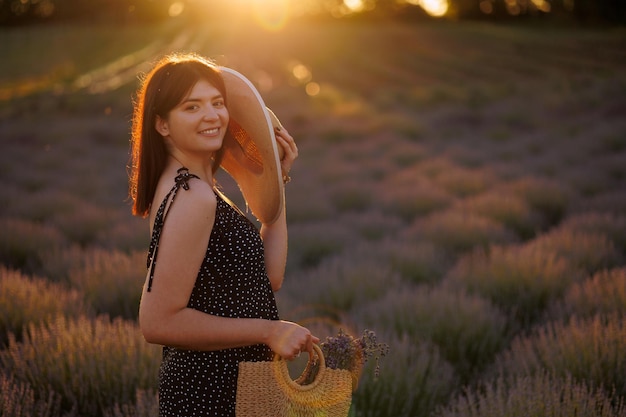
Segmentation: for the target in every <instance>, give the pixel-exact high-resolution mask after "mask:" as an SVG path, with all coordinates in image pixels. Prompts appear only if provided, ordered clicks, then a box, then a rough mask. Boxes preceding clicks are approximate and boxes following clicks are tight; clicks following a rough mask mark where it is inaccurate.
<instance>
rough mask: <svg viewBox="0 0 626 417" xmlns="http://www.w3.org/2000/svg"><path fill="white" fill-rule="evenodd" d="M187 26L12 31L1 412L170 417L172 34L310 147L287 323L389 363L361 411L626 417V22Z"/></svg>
mask: <svg viewBox="0 0 626 417" xmlns="http://www.w3.org/2000/svg"><path fill="white" fill-rule="evenodd" d="M178 23H181V22H178ZM178 23H177V22H176V21H175V20H172V22H171V23H170V24H167V25H164V26H158V25H154V26H143V27H134V26H132V25H128V26H123V27H122V26H120V27H115V28H112V27H103V26H98V25H95V26H93V27H91V26H90V27H81V26H43V27H32V28H12V29H7V28H4V29H2V30H0V52H2V56H3V62H4V63H5V65H3V66H2V68H1V69H0V138H1V139H0V142H1V143H2V152H1V153H0V263H1V264H2V266H3V267H2V269H0V271H1V272H0V278H1V280H0V285H2V287H1V288H2V292H1V293H0V310H1V312H2V318H3V319H4V320H5V322H2V323H3V324H2V326H4V327H1V328H0V330H1V332H2V333H1V334H0V340H4V341H5V342H4V343H5V344H4V346H3V347H2V348H0V358H1V360H0V364H1V366H2V368H1V370H0V384H1V387H2V388H1V389H0V414H1V415H10V416H18V415H24V414H25V413H26V414H27V415H32V416H46V417H74V416H73V415H76V416H78V415H89V416H94V417H100V416H102V417H144V416H152V415H155V414H156V404H157V403H156V394H155V385H156V372H157V371H156V369H157V367H158V364H159V360H160V355H159V352H158V348H155V347H151V346H148V345H147V344H145V342H143V340H142V338H141V336H140V334H139V332H138V328H137V324H136V321H135V314H136V309H137V300H138V296H139V293H140V287H141V280H142V279H143V276H144V274H145V269H144V268H145V259H144V257H143V256H144V255H145V251H146V249H147V244H148V239H149V236H148V224H147V222H146V221H145V220H141V219H135V218H132V217H131V215H130V207H129V204H128V201H127V185H126V180H127V178H126V164H127V161H128V134H129V123H128V122H129V118H130V114H131V107H130V102H131V94H132V91H133V89H134V88H135V87H136V82H135V80H136V74H137V73H138V72H141V71H143V70H144V69H145V68H146V64H147V63H149V62H150V61H152V60H153V59H154V58H155V57H156V56H158V55H160V54H161V53H164V52H167V51H169V50H171V49H172V48H173V47H174V46H173V45H174V43H175V42H179V44H178V49H186V50H194V51H197V52H199V53H202V54H205V55H208V56H212V57H215V58H216V59H217V60H218V61H219V62H221V63H227V64H228V65H230V66H232V67H234V68H236V69H238V70H239V71H241V72H242V73H244V74H246V75H248V76H249V77H250V78H251V79H252V80H253V81H254V82H256V83H257V84H258V85H262V86H264V89H263V92H262V93H263V97H264V99H265V101H266V104H267V105H268V106H269V107H271V108H272V109H273V110H274V111H275V113H276V114H277V115H278V116H279V117H280V118H281V121H282V123H283V124H284V125H285V126H286V127H287V128H288V130H289V131H290V133H291V134H292V135H293V136H294V138H296V141H297V144H298V148H299V151H300V157H299V158H298V160H297V162H296V164H295V165H294V168H293V170H292V172H291V176H292V178H293V181H292V182H291V183H290V184H288V186H287V191H286V193H287V216H288V222H289V227H290V245H289V258H288V265H287V274H286V279H285V283H284V286H283V289H282V290H281V291H280V292H279V293H278V302H279V308H280V311H281V316H282V318H284V319H287V320H297V321H299V322H301V323H303V324H306V325H307V326H311V328H312V329H313V330H314V332H315V334H316V335H318V336H319V337H320V338H322V339H323V338H324V337H326V336H329V335H332V334H333V333H335V332H336V331H337V328H338V327H342V328H345V329H349V330H350V331H351V332H352V333H354V334H358V333H360V332H361V331H362V330H363V329H364V328H369V329H372V330H374V331H376V333H377V334H378V335H379V339H380V340H382V341H384V342H387V343H389V344H390V346H391V353H390V355H389V356H388V357H386V358H384V359H383V361H382V362H381V375H380V378H379V379H378V380H374V378H373V372H372V369H370V368H368V369H366V371H365V372H364V374H363V377H362V379H361V382H360V385H359V390H357V392H356V393H355V394H354V401H353V410H352V412H353V415H355V416H376V417H385V416H389V417H399V416H411V417H426V416H431V415H433V414H435V410H439V411H438V413H439V414H440V415H441V416H457V415H481V416H487V417H488V416H492V415H493V416H526V415H537V416H543V415H563V416H565V415H567V416H569V415H572V414H573V413H574V412H573V411H572V410H577V411H576V412H577V413H578V414H577V415H584V416H590V417H595V416H621V415H624V401H626V393H625V392H624V380H623V376H622V375H621V374H620V373H619V372H618V370H620V369H624V363H623V360H622V357H623V354H622V353H623V351H624V348H625V347H626V346H624V345H623V344H624V343H623V340H626V338H624V334H623V324H624V317H625V316H624V308H623V306H624V295H623V275H624V274H623V268H624V266H625V265H626V240H625V238H624V236H626V222H625V218H624V213H625V212H626V191H625V190H626V182H625V181H626V172H625V171H624V168H623V167H624V166H625V164H624V161H625V160H626V146H624V143H625V142H624V140H623V139H622V138H624V137H626V124H625V123H624V122H623V117H621V116H622V114H623V109H624V108H625V106H626V102H625V101H624V97H626V94H624V93H625V92H626V75H625V74H624V71H623V68H624V67H625V65H626V56H625V55H624V53H623V50H624V45H625V38H624V33H623V31H621V30H606V29H602V28H596V29H574V28H569V29H565V28H538V27H525V26H524V25H516V26H506V25H497V26H496V25H491V24H488V23H484V22H481V23H467V22H466V23H459V22H446V21H439V22H424V23H422V24H420V25H408V24H406V23H401V22H364V21H351V22H346V21H336V22H324V23H321V22H298V23H297V24H290V25H288V26H287V27H285V28H284V29H283V30H282V31H280V32H265V31H262V30H258V29H254V28H253V27H247V28H246V31H243V30H236V29H235V28H233V27H230V26H228V25H229V23H226V22H224V23H220V24H216V25H213V26H210V27H209V26H202V27H194V26H193V25H191V24H188V25H186V26H185V30H181V28H180V26H179V25H178ZM41 39H46V42H42V41H41ZM120 39H123V40H124V41H123V42H120ZM400 45H402V47H399V46H400ZM42 62H45V65H43V64H41V63H42ZM294 63H298V64H301V65H304V66H305V67H307V68H308V70H309V71H310V74H311V80H310V81H312V82H315V83H317V84H318V85H319V86H320V92H319V94H318V95H316V96H309V95H307V93H306V91H305V85H304V84H303V83H300V82H295V78H294V76H293V72H292V68H293V65H294ZM116 68H117V73H116V74H115V75H119V78H117V77H111V74H113V73H112V72H110V71H111V70H115V69H116ZM89 80H92V81H93V83H92V84H89V83H87V82H86V81H89ZM112 80H113V81H115V80H121V81H122V82H123V85H122V86H121V87H120V88H117V89H115V88H112V89H110V90H107V89H103V87H106V86H107V85H110V86H113V84H112V83H111V84H107V83H108V82H109V81H112ZM80 86H82V87H81V88H80V89H79V90H76V87H80ZM83 87H84V88H83ZM96 90H99V91H100V92H98V93H97V94H96V93H95V91H96ZM220 183H222V185H223V187H224V189H225V190H226V191H227V194H229V195H230V196H232V197H233V200H234V201H236V202H238V203H239V204H241V203H242V202H241V198H240V196H238V194H237V187H236V185H234V184H232V183H230V182H229V181H228V178H227V177H226V176H222V177H220ZM98 314H100V315H98ZM113 317H117V318H113ZM0 320H1V319H0ZM11 334H13V336H9V335H11ZM622 373H623V372H622ZM76 387H78V388H76ZM18 400H19V401H18Z"/></svg>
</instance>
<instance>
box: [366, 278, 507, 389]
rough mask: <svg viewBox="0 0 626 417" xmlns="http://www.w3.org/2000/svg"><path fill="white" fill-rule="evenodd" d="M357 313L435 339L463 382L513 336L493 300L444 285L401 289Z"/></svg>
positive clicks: (380, 324)
mask: <svg viewBox="0 0 626 417" xmlns="http://www.w3.org/2000/svg"><path fill="white" fill-rule="evenodd" d="M354 316H355V317H356V319H357V320H358V322H360V323H368V325H369V326H371V327H372V328H375V329H387V330H388V331H392V330H393V332H394V333H395V334H397V335H403V334H404V335H407V337H409V339H410V340H428V341H430V342H432V343H434V344H435V345H436V346H438V348H439V350H440V352H441V355H442V356H443V357H444V358H445V359H446V361H448V362H449V363H451V364H452V365H453V366H454V367H455V369H456V370H457V373H458V374H459V376H460V377H461V379H462V380H463V381H468V380H469V378H470V377H471V376H472V375H473V373H474V372H476V371H477V370H480V369H481V368H482V367H484V366H485V365H486V364H488V363H489V362H490V360H491V359H492V358H493V356H494V355H495V354H496V353H497V352H498V351H499V350H500V349H501V348H503V347H504V346H505V344H506V343H507V341H508V337H509V336H508V335H507V332H508V329H507V320H506V317H505V315H504V314H503V313H502V312H500V311H499V310H498V309H497V308H496V307H494V306H493V305H492V304H491V303H490V302H489V301H488V300H485V299H483V298H481V297H480V296H476V295H470V294H467V293H465V292H463V291H454V290H451V289H449V288H443V287H435V288H429V287H426V286H419V287H415V288H402V287H400V288H398V289H394V290H392V291H389V292H388V293H387V295H386V296H385V297H384V298H382V299H380V300H378V301H377V302H375V303H372V304H370V305H367V306H365V307H363V308H362V309H361V310H358V311H356V312H355V313H354ZM391 354H392V355H396V352H395V347H392V353H391Z"/></svg>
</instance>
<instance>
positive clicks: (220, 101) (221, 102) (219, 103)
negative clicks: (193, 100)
mask: <svg viewBox="0 0 626 417" xmlns="http://www.w3.org/2000/svg"><path fill="white" fill-rule="evenodd" d="M213 105H214V106H215V107H224V100H217V101H216V102H214V103H213Z"/></svg>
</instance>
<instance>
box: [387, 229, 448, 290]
mask: <svg viewBox="0 0 626 417" xmlns="http://www.w3.org/2000/svg"><path fill="white" fill-rule="evenodd" d="M376 253H377V255H378V256H379V257H380V262H384V263H386V264H388V265H390V266H391V268H392V269H393V271H394V272H396V273H398V274H400V276H401V277H402V278H404V279H405V280H407V281H409V282H411V283H414V284H424V283H435V282H438V281H439V280H440V279H441V278H442V277H443V276H444V274H445V272H446V271H447V270H448V268H449V267H450V263H451V256H450V255H449V254H448V253H447V252H446V251H445V250H444V249H442V248H441V247H440V246H438V245H435V244H434V243H432V242H429V241H423V242H413V241H405V240H400V239H395V240H386V241H384V242H381V243H380V244H379V245H378V246H377V248H376Z"/></svg>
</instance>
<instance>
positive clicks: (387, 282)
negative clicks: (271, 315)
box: [285, 255, 400, 311]
mask: <svg viewBox="0 0 626 417" xmlns="http://www.w3.org/2000/svg"><path fill="white" fill-rule="evenodd" d="M399 280H400V278H399V277H398V275H397V274H395V273H394V272H393V271H392V270H391V268H390V267H389V266H387V265H385V264H381V263H378V262H376V261H375V260H372V259H361V258H359V257H358V255H357V256H344V257H333V258H330V259H328V260H326V261H324V262H323V263H321V264H320V265H318V266H317V267H316V268H314V269H310V270H309V271H307V272H305V273H302V274H300V276H299V277H298V279H297V281H296V282H290V283H288V284H285V287H286V288H285V289H286V290H287V291H288V292H289V293H293V294H306V296H305V298H304V299H305V300H306V302H307V303H308V304H313V305H318V304H320V305H325V306H328V307H329V308H331V309H337V310H339V311H348V310H350V309H351V308H353V307H354V306H356V305H362V304H366V303H368V302H371V301H373V300H375V299H377V298H380V297H382V296H384V294H385V293H386V292H387V290H388V289H389V288H391V287H393V286H394V284H396V283H398V282H399Z"/></svg>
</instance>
